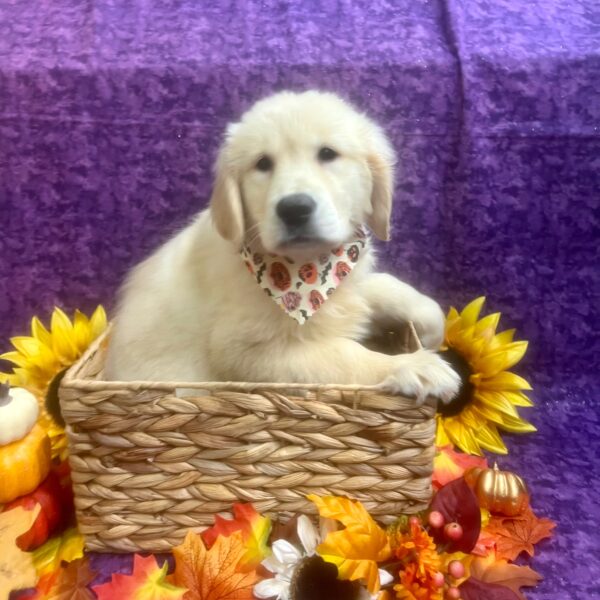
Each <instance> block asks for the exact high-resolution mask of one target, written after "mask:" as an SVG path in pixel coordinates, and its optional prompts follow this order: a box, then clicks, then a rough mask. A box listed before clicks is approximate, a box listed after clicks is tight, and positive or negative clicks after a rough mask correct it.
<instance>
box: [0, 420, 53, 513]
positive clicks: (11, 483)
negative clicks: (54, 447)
mask: <svg viewBox="0 0 600 600" xmlns="http://www.w3.org/2000/svg"><path fill="white" fill-rule="evenodd" d="M50 461H51V453H50V438H49V437H48V436H47V434H46V432H45V430H44V429H43V428H42V427H41V426H40V425H37V424H36V425H34V427H33V429H32V430H31V431H30V432H29V433H28V434H27V435H26V436H25V437H24V438H23V439H21V440H17V441H16V442H12V443H10V444H7V445H6V446H0V504H3V503H5V502H10V501H11V500H14V499H15V498H18V497H19V496H23V495H24V494H29V492H32V491H33V490H35V488H36V487H37V486H38V485H39V484H40V483H41V482H42V481H43V480H44V479H45V478H46V476H47V475H48V471H49V470H50Z"/></svg>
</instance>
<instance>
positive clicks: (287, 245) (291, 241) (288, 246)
mask: <svg viewBox="0 0 600 600" xmlns="http://www.w3.org/2000/svg"><path fill="white" fill-rule="evenodd" d="M337 245H338V244H336V242H335V241H332V240H328V239H326V238H323V237H320V236H316V235H310V234H298V235H293V236H290V237H287V238H285V239H284V240H282V241H281V242H280V243H279V244H278V245H277V252H278V253H281V254H285V253H290V252H301V253H302V254H306V253H312V254H319V253H322V252H325V251H329V250H331V249H332V248H335V247H336V246H337Z"/></svg>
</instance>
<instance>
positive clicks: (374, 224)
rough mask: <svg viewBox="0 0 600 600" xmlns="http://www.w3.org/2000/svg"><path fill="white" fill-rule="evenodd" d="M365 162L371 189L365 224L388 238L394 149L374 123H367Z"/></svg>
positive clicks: (378, 234)
mask: <svg viewBox="0 0 600 600" xmlns="http://www.w3.org/2000/svg"><path fill="white" fill-rule="evenodd" d="M368 140H369V142H368V148H369V153H368V155H367V163H368V165H369V169H370V171H371V177H372V180H373V189H372V192H371V213H370V214H369V217H368V219H367V225H368V226H369V227H370V228H371V231H372V232H373V233H374V234H375V235H376V236H377V237H378V238H379V239H380V240H384V241H387V240H389V239H390V217H391V213H392V195H393V192H394V164H395V163H396V156H395V153H394V149H393V148H392V145H391V144H390V142H389V140H388V139H387V137H386V135H385V133H383V131H382V130H381V129H380V128H379V127H378V126H377V125H375V124H373V123H370V124H369V132H368Z"/></svg>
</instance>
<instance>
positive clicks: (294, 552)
mask: <svg viewBox="0 0 600 600" xmlns="http://www.w3.org/2000/svg"><path fill="white" fill-rule="evenodd" d="M297 534H298V538H299V539H300V543H301V545H302V548H300V549H299V548H297V547H296V546H294V545H293V544H291V543H290V542H288V541H287V540H275V541H274V542H273V544H272V546H271V551H272V554H271V556H269V557H267V558H265V560H263V561H262V565H263V567H265V568H266V569H267V570H268V571H270V572H271V573H273V575H274V577H272V578H271V579H263V581H260V582H259V583H257V584H256V585H255V586H254V595H255V596H256V597H257V598H277V599H278V600H288V599H289V597H290V585H291V582H292V576H293V574H294V571H295V569H296V567H297V566H298V565H299V564H300V562H301V561H302V560H303V559H305V558H307V557H310V556H314V555H315V553H316V550H317V546H318V545H319V543H320V536H319V533H318V532H317V529H316V527H315V526H314V525H313V524H312V522H311V520H310V519H309V518H308V517H307V516H305V515H301V516H300V517H298V523H297Z"/></svg>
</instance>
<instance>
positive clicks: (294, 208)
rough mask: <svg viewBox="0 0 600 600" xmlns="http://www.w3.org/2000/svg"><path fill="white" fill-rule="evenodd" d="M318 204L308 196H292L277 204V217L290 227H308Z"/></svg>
mask: <svg viewBox="0 0 600 600" xmlns="http://www.w3.org/2000/svg"><path fill="white" fill-rule="evenodd" d="M316 206H317V203H316V202H315V201H314V200H313V199H312V198H311V197H310V196H309V195H308V194H290V195H289V196H285V197H283V198H282V199H281V200H280V201H279V203H278V204H277V216H278V217H279V218H280V219H281V220H282V221H283V222H284V223H285V224H286V225H287V226H288V227H300V226H302V225H306V223H308V220H309V219H310V216H311V215H312V213H313V212H314V211H315V208H316Z"/></svg>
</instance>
